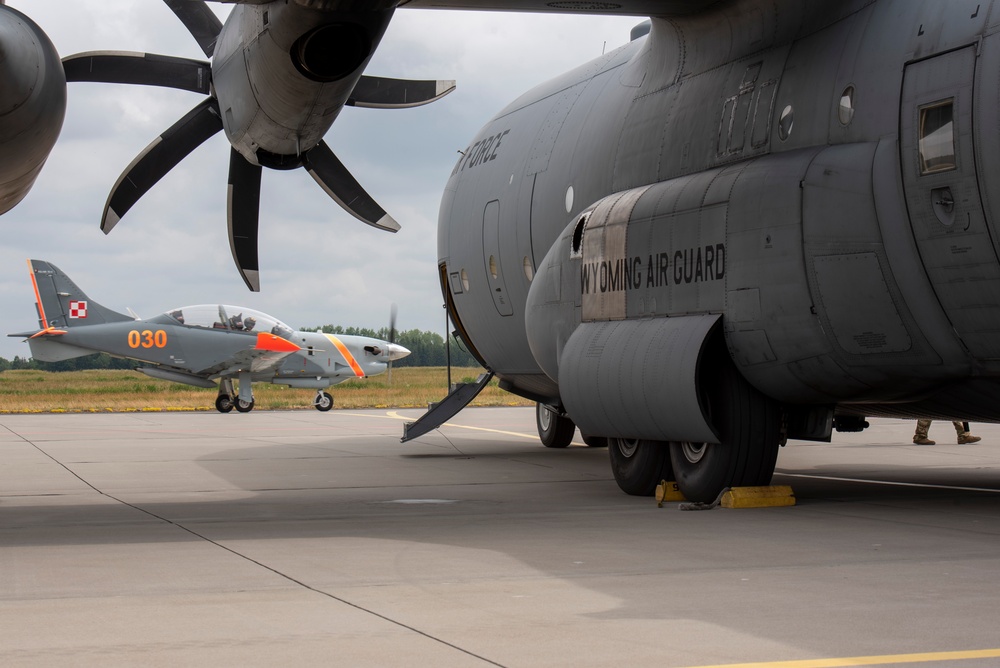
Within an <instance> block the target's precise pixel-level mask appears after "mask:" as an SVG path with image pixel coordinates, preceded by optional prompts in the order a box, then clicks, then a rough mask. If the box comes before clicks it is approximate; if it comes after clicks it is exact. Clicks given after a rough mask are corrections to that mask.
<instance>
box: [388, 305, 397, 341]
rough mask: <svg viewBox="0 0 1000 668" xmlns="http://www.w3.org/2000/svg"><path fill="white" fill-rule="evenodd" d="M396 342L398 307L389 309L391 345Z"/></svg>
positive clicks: (394, 306)
mask: <svg viewBox="0 0 1000 668" xmlns="http://www.w3.org/2000/svg"><path fill="white" fill-rule="evenodd" d="M395 342H396V305H395V304H393V305H392V306H390V307H389V343H395Z"/></svg>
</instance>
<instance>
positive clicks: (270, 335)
mask: <svg viewBox="0 0 1000 668" xmlns="http://www.w3.org/2000/svg"><path fill="white" fill-rule="evenodd" d="M28 268H29V270H30V272H31V284H32V287H33V288H34V291H35V302H36V305H37V308H38V325H39V328H40V329H39V330H38V331H34V332H22V333H20V334H10V335H9V336H17V337H24V338H26V339H27V341H28V345H29V346H30V347H31V355H32V357H34V358H35V359H37V360H41V361H44V362H58V361H61V360H66V359H72V358H74V357H81V356H83V355H90V354H92V353H95V352H104V353H108V354H110V355H114V356H115V357H124V358H128V359H134V360H138V361H140V362H145V363H146V364H149V366H140V367H137V369H136V370H137V371H141V372H142V373H144V374H146V375H148V376H152V377H153V378H161V379H163V380H170V381H173V382H176V383H185V384H187V385H194V386H197V387H215V386H216V383H215V382H213V381H219V384H218V387H219V396H218V398H217V399H216V400H215V407H216V408H217V409H218V410H219V411H220V412H222V413H228V412H230V411H231V410H233V408H235V409H236V410H237V411H240V412H242V413H246V412H249V411H251V410H253V406H254V400H253V392H252V383H253V381H257V382H260V381H265V382H268V383H274V384H277V385H288V386H289V387H296V388H308V389H315V390H316V398H315V399H314V400H313V405H314V406H315V407H316V408H317V409H319V410H321V411H328V410H330V408H332V407H333V397H332V396H331V395H330V394H329V393H328V392H325V391H324V390H325V389H326V388H328V387H330V386H331V385H336V384H337V383H342V382H344V381H345V380H349V379H351V378H366V377H368V376H375V375H378V374H380V373H382V372H384V371H385V370H386V369H387V368H388V365H389V364H390V363H391V362H392V361H394V360H398V359H402V358H403V357H406V356H407V355H409V354H410V351H409V350H407V349H406V348H404V347H403V346H401V345H399V344H397V343H393V342H392V341H381V340H379V339H373V338H368V337H365V336H348V335H337V336H334V335H332V334H321V333H316V332H301V331H295V330H293V329H292V328H291V327H289V326H288V325H286V324H284V323H282V322H281V321H280V320H278V319H276V318H272V317H271V316H269V315H266V314H264V313H261V312H259V311H255V310H253V309H249V308H242V307H237V306H227V305H223V304H202V305H198V306H185V307H183V308H178V309H172V310H170V311H167V312H165V313H163V314H161V315H158V316H156V317H154V318H146V319H139V318H135V317H132V316H128V315H125V314H123V313H117V312H115V311H112V310H110V309H108V308H105V307H104V306H101V305H100V304H98V303H97V302H95V301H94V300H92V299H90V298H89V297H88V296H87V295H86V294H84V292H83V291H82V290H80V288H78V287H77V286H76V284H75V283H73V281H72V280H70V278H69V277H68V276H67V275H66V274H64V273H63V272H62V271H60V270H59V268H58V267H56V266H55V265H53V264H51V263H49V262H43V261H41V260H28ZM394 331H395V326H394V323H393V325H392V326H390V338H393V334H392V332H394ZM234 380H236V381H238V391H235V390H234V383H233V381H234Z"/></svg>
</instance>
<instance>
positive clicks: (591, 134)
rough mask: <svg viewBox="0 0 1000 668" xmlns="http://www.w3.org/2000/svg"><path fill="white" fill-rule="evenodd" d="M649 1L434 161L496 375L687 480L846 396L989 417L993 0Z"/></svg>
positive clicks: (479, 343)
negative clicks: (647, 13) (604, 48)
mask: <svg viewBox="0 0 1000 668" xmlns="http://www.w3.org/2000/svg"><path fill="white" fill-rule="evenodd" d="M651 23H652V25H651V29H650V31H649V34H648V36H646V37H640V38H638V39H634V40H633V41H632V42H631V43H630V44H628V45H627V46H625V47H623V48H621V49H619V50H617V51H615V52H613V53H610V54H607V55H606V56H603V57H601V58H599V59H597V60H595V61H593V62H591V63H589V64H587V65H585V66H583V67H581V68H579V69H577V70H574V71H573V72H570V73H569V74H566V75H565V76H563V77H561V78H559V79H556V80H554V81H551V82H548V83H546V84H544V85H542V86H540V87H538V88H536V89H535V90H533V91H531V92H529V93H528V94H526V95H524V96H523V97H521V98H520V99H518V100H516V101H515V102H514V103H513V104H511V105H510V106H509V107H507V108H506V109H504V110H503V111H502V112H500V113H499V114H498V115H497V116H496V117H495V118H494V119H493V120H491V121H490V122H489V123H488V124H487V125H486V126H485V127H484V128H483V129H482V131H481V132H480V133H479V135H478V136H477V137H476V138H475V139H474V140H473V141H472V142H471V143H470V145H469V147H468V149H467V150H466V151H465V152H464V155H463V156H462V157H461V159H460V160H459V161H458V164H457V165H456V166H455V169H454V171H453V173H452V175H451V179H450V181H449V183H448V186H447V189H446V192H445V196H444V200H443V202H442V206H441V216H440V227H439V254H440V260H439V266H440V271H441V277H442V282H443V289H444V291H445V294H446V299H447V302H448V305H449V308H450V309H451V313H452V315H453V318H454V322H455V323H456V325H457V328H458V330H459V331H460V332H461V334H462V335H463V338H464V339H465V340H466V342H467V343H468V344H469V346H470V347H471V348H472V349H473V351H474V352H475V354H477V355H478V356H479V357H480V358H481V361H482V362H483V363H484V364H485V365H486V366H488V367H489V368H490V369H492V370H493V371H495V373H496V374H497V375H498V376H499V377H500V378H501V381H502V386H503V387H505V388H507V389H509V390H511V391H513V392H516V393H518V394H522V395H524V396H528V397H531V398H534V399H536V400H537V401H539V402H540V403H542V404H545V405H548V406H549V407H551V411H552V413H551V417H552V419H555V420H563V421H566V420H572V422H575V423H576V425H577V426H579V428H580V430H581V431H582V432H583V433H584V434H586V435H588V436H592V437H607V438H608V439H609V445H610V446H611V448H610V450H611V461H612V468H613V469H614V471H615V475H616V478H617V479H618V482H619V484H620V485H621V486H622V488H623V489H625V490H626V491H629V492H632V493H649V492H650V491H651V489H652V487H651V485H654V484H655V482H657V481H658V480H659V479H660V478H661V477H666V476H667V475H669V474H670V473H671V469H672V473H673V476H674V477H675V478H676V479H677V480H678V483H679V484H680V486H681V489H682V491H684V492H685V493H686V494H687V495H688V497H689V498H694V499H710V498H714V496H715V494H716V493H717V492H718V491H720V490H721V489H722V488H723V487H725V486H729V485H741V484H764V483H766V482H767V481H769V480H770V477H771V475H772V473H773V469H774V463H775V457H776V453H777V448H778V446H779V444H781V443H782V442H783V440H784V439H785V438H788V437H791V438H809V439H815V440H828V439H829V438H830V435H831V431H832V426H833V425H834V424H838V425H839V426H843V427H848V428H849V427H851V426H852V425H853V426H857V427H858V428H860V426H861V425H863V421H862V420H861V419H860V418H862V417H864V416H870V415H891V416H902V417H906V416H921V417H924V416H926V417H942V418H945V417H954V418H966V419H971V420H976V421H986V420H993V421H996V420H1000V260H998V253H1000V245H998V240H1000V3H995V2H984V1H982V0H952V1H949V2H939V1H937V0H925V1H918V0H873V1H867V2H863V1H860V0H859V1H856V2H832V1H827V2H809V3H803V2H797V1H787V2H786V1H782V2H760V1H756V0H736V1H733V2H721V3H718V4H716V5H714V6H713V8H710V9H707V10H704V11H702V12H699V13H696V14H693V15H691V16H688V17H684V18H669V19H666V18H661V19H657V18H654V19H652V22H651ZM668 443H669V444H670V445H669V447H667V446H666V444H668ZM668 452H669V455H668V454H667V453H668Z"/></svg>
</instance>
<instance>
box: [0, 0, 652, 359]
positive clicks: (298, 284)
mask: <svg viewBox="0 0 1000 668" xmlns="http://www.w3.org/2000/svg"><path fill="white" fill-rule="evenodd" d="M8 4H10V5H11V6H13V7H15V8H17V9H19V10H21V11H23V12H25V13H27V14H29V15H30V16H31V17H32V18H33V19H34V20H35V21H36V22H37V23H38V24H39V25H41V26H42V27H43V28H44V29H45V30H46V31H47V32H48V34H49V36H50V37H51V38H52V41H53V43H54V44H55V45H56V48H57V49H58V50H59V52H60V54H61V55H63V56H66V55H69V54H72V53H78V52H82V51H93V50H132V51H145V52H150V53H162V54H167V55H174V56H183V57H188V58H204V55H203V54H202V53H201V51H200V50H199V48H198V46H197V44H196V43H195V41H194V40H193V39H192V38H191V36H190V35H189V34H188V33H187V31H186V30H185V28H184V27H183V25H182V24H181V23H180V22H179V21H178V20H177V19H176V18H175V17H174V15H173V14H172V13H171V12H170V10H169V9H168V8H167V7H166V5H165V4H164V3H162V2H158V1H156V0H77V1H76V2H71V3H68V2H65V0H31V1H30V2H28V1H27V0H10V2H9V3H8ZM211 6H212V8H213V10H214V11H216V13H217V14H219V16H220V17H223V16H226V15H228V13H229V12H230V11H231V9H232V7H231V6H230V5H220V4H215V3H213V4H212V5H211ZM637 22H638V19H635V18H598V17H582V16H565V15H529V14H515V13H489V12H450V11H434V10H399V11H398V12H397V13H396V15H395V17H394V18H393V21H392V23H391V24H390V26H389V29H388V30H387V32H386V35H385V37H384V38H383V40H382V43H381V45H380V47H379V49H378V51H377V53H376V54H375V56H374V58H373V59H372V62H371V63H370V65H369V67H368V69H367V72H368V73H369V74H373V75H379V76H389V77H400V78H439V79H455V80H457V81H458V89H457V90H456V92H454V93H453V94H452V95H450V96H448V97H446V98H444V99H443V100H441V101H439V102H437V103H434V104H432V105H428V106H425V107H420V108H417V109H409V110H370V109H354V108H345V109H344V110H343V112H342V113H341V115H340V117H339V118H338V120H337V122H336V123H335V124H334V127H333V128H332V129H331V131H330V132H329V133H328V134H327V137H326V140H327V142H328V143H329V144H330V146H331V147H332V148H333V150H334V151H335V152H336V153H337V154H338V156H339V157H340V158H341V160H342V161H343V162H344V164H345V165H347V167H348V168H349V169H350V170H351V171H352V173H353V174H354V175H355V177H356V178H357V179H358V180H359V181H360V182H361V183H362V184H363V185H364V186H365V187H366V188H367V189H368V190H369V192H371V193H372V195H373V196H374V197H375V198H376V199H377V200H378V201H379V203H380V204H382V206H383V207H384V208H385V209H386V210H387V211H389V212H390V214H391V215H393V217H395V218H396V219H397V220H398V221H399V222H400V223H401V225H402V228H403V229H402V230H401V231H400V232H399V233H397V234H394V235H393V234H388V233H386V232H382V231H379V230H376V229H374V228H371V227H369V226H367V225H363V224H361V223H359V222H358V221H356V220H355V219H354V218H352V217H351V216H349V215H348V214H347V213H345V212H344V211H342V210H341V209H340V207H339V206H337V204H336V203H335V202H333V201H332V200H331V199H330V198H329V197H328V196H327V195H326V194H325V193H324V192H323V191H322V190H321V189H320V188H319V187H318V186H317V185H316V183H315V182H314V181H313V180H312V178H310V177H309V175H308V174H307V173H306V172H304V171H302V170H296V171H291V172H276V171H272V170H265V171H264V174H263V185H262V193H261V216H260V233H261V239H260V264H261V287H262V291H261V293H259V294H253V293H250V292H249V291H247V290H246V288H245V286H244V285H243V282H242V280H241V279H240V278H239V275H238V274H237V272H236V269H235V267H234V265H233V261H232V257H231V255H230V251H229V246H228V240H227V231H226V185H227V175H228V159H229V147H228V143H227V142H226V140H225V138H224V137H223V136H222V134H219V135H217V136H215V137H213V138H212V139H210V140H209V141H208V142H206V143H205V144H204V145H203V146H201V147H200V148H198V149H197V150H196V151H195V152H194V153H192V154H191V155H190V156H188V157H187V159H185V160H184V161H183V162H182V163H181V164H180V165H179V166H178V167H177V168H176V169H174V170H173V171H172V172H170V173H169V174H168V175H167V176H166V177H165V178H164V179H163V180H162V181H161V182H160V183H158V184H157V185H156V186H155V187H154V188H153V189H152V190H151V191H150V192H149V193H148V194H147V195H146V196H145V197H144V198H143V199H142V200H140V201H139V203H138V204H137V205H136V206H135V207H134V208H133V209H132V210H131V211H130V212H129V213H128V215H127V216H126V217H125V218H124V219H123V220H122V221H121V223H119V225H118V227H116V228H115V229H114V230H113V231H112V232H111V234H109V235H107V236H105V235H104V234H102V233H101V232H100V229H99V224H100V216H101V212H102V211H103V208H104V203H105V201H106V199H107V196H108V192H109V191H110V189H111V187H112V185H113V184H114V183H115V181H116V180H117V179H118V176H119V175H120V173H121V171H122V170H123V169H124V168H125V167H126V166H127V165H128V164H129V163H130V162H131V160H132V159H133V158H134V157H135V155H136V154H137V153H138V152H140V151H141V150H142V149H143V148H145V147H146V146H147V145H148V144H149V142H150V141H152V140H153V139H154V138H155V137H156V136H158V135H159V133H160V132H162V131H163V130H165V129H166V128H167V127H169V126H170V125H171V124H172V123H173V122H174V121H176V120H177V119H178V118H179V117H180V116H182V115H183V114H184V113H186V112H187V111H188V110H190V109H191V108H192V107H194V106H195V105H196V104H197V103H198V102H199V96H198V95H195V94H192V93H188V92H184V91H175V90H164V89H156V88H147V87H129V86H120V85H107V84H92V83H77V84H71V85H70V90H69V102H68V109H67V114H66V122H65V124H64V127H63V133H62V135H61V137H60V139H59V142H58V143H57V144H56V148H55V149H54V150H53V152H52V154H51V156H50V158H49V161H48V163H47V164H46V166H45V168H44V169H43V171H42V174H41V176H40V177H39V179H38V181H37V182H36V184H35V187H34V188H33V190H32V192H31V193H30V194H29V195H28V197H27V198H26V199H25V200H24V201H23V202H22V203H21V204H20V205H19V206H18V207H16V208H15V209H13V210H12V211H11V212H9V213H8V214H6V215H5V216H3V217H2V218H0V230H3V232H4V237H3V238H4V242H3V244H2V245H0V310H2V313H3V314H4V317H3V322H4V325H5V326H6V327H5V328H6V332H16V331H24V330H28V329H31V328H32V327H34V326H35V324H36V319H35V309H34V305H33V296H32V295H31V290H30V287H29V281H28V276H27V267H26V265H25V259H26V258H29V257H31V258H39V259H45V260H49V261H51V262H53V263H55V264H56V265H58V266H59V267H60V268H61V269H62V270H63V271H65V272H66V273H67V274H69V275H70V276H71V277H72V278H73V279H74V280H75V281H76V282H77V284H78V285H79V286H80V287H81V288H83V289H84V290H85V291H86V292H87V293H88V295H89V296H90V297H91V298H92V299H96V300H97V301H99V302H100V303H102V304H104V305H105V306H107V307H109V308H113V309H115V310H119V311H124V310H125V308H126V307H131V308H132V309H134V310H135V311H136V312H138V313H139V314H141V315H143V316H147V317H148V316H150V315H154V314H156V313H159V312H161V311H165V310H169V309H171V308H174V307H177V306H184V305H189V304H198V303H213V302H220V303H229V304H236V305H243V306H247V307H249V308H254V309H257V310H260V311H264V312H266V313H270V314H272V315H273V316H275V317H277V318H278V319H280V320H283V321H285V322H287V323H289V324H291V325H293V326H312V325H322V324H327V323H331V324H341V325H345V326H351V325H355V326H362V327H374V328H378V327H381V326H383V325H385V323H386V321H387V320H388V314H389V310H390V305H391V304H392V303H397V304H399V326H400V327H401V328H403V329H421V330H425V329H426V330H433V331H438V332H442V331H443V325H444V315H443V311H442V308H441V291H440V288H439V286H438V279H437V268H436V259H437V232H436V228H437V214H438V205H439V202H440V197H441V193H442V190H443V187H444V185H445V183H446V181H447V179H448V175H449V173H450V172H451V169H452V167H453V166H454V164H455V160H456V158H457V157H458V156H457V151H458V149H461V148H464V147H465V146H466V145H467V144H468V143H469V140H470V139H471V138H472V137H473V135H474V134H475V133H476V132H477V131H478V129H479V128H480V127H481V126H482V125H483V124H485V123H486V122H487V121H488V120H489V119H490V118H491V117H492V116H493V115H494V114H495V113H496V112H498V111H499V110H500V109H501V108H503V107H504V106H505V105H506V104H507V103H509V102H510V101H512V100H513V99H515V98H516V97H518V96H519V95H520V94H521V93H523V92H525V91H526V90H528V89H529V88H531V87H533V86H535V85H537V84H539V83H542V82H543V81H545V80H547V79H549V78H551V77H554V76H556V75H558V74H560V73H562V72H564V71H566V70H569V69H572V68H573V67H575V66H577V65H580V64H582V63H584V62H586V61H587V60H590V59H592V58H595V57H597V56H599V55H600V54H601V52H602V50H604V48H605V43H606V48H607V49H608V50H610V49H612V48H616V47H618V46H620V45H621V44H624V43H625V42H626V41H627V40H628V34H629V29H630V28H631V27H632V25H634V24H635V23H637ZM6 332H3V333H6ZM28 354H29V351H28V348H27V346H26V345H24V344H23V343H21V342H20V341H18V340H16V339H9V338H6V337H2V338H0V357H6V358H8V359H9V358H11V357H13V356H14V355H22V356H26V355H28Z"/></svg>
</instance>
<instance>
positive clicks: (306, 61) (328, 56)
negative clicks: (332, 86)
mask: <svg viewBox="0 0 1000 668" xmlns="http://www.w3.org/2000/svg"><path fill="white" fill-rule="evenodd" d="M371 52H372V40H371V37H370V36H369V34H368V30H367V29H366V28H365V27H364V26H362V25H358V24H356V23H331V24H328V25H324V26H319V27H318V28H314V29H312V30H310V31H309V32H307V33H306V34H305V35H303V36H302V37H300V38H298V39H297V40H296V41H295V43H294V44H293V45H292V53H291V55H292V62H293V63H294V64H295V68H296V69H297V70H298V71H299V72H301V73H302V75H303V76H305V77H307V78H309V79H311V80H313V81H319V82H322V83H326V82H330V81H338V80H339V79H343V78H344V77H346V76H347V75H349V74H351V73H352V72H354V71H355V70H357V69H358V68H359V67H361V65H362V64H363V63H364V62H365V61H366V60H367V59H368V57H369V56H370V55H371Z"/></svg>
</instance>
